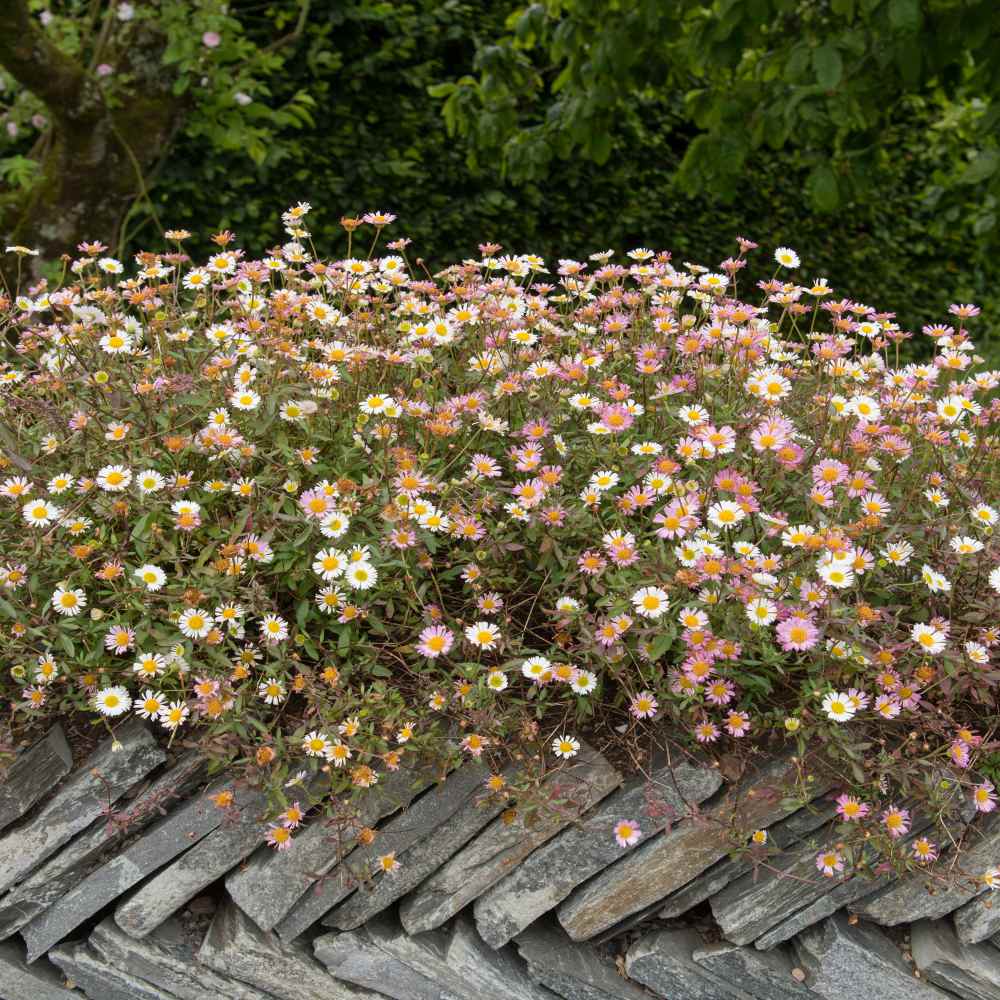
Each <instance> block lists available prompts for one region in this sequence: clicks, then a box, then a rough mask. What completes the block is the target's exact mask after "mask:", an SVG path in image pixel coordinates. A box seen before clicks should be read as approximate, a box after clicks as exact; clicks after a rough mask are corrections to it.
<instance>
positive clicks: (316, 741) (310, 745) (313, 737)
mask: <svg viewBox="0 0 1000 1000" xmlns="http://www.w3.org/2000/svg"><path fill="white" fill-rule="evenodd" d="M302 749H303V750H304V751H305V753H306V754H307V755H308V756H309V757H326V756H327V752H328V751H329V749H330V739H329V737H328V736H327V735H326V733H321V732H318V731H316V730H313V731H312V732H311V733H307V734H306V735H305V736H304V737H303V738H302Z"/></svg>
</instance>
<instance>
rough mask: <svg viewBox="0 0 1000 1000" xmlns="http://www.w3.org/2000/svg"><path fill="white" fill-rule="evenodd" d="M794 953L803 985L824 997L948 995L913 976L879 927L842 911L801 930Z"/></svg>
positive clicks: (881, 999) (889, 999)
mask: <svg viewBox="0 0 1000 1000" xmlns="http://www.w3.org/2000/svg"><path fill="white" fill-rule="evenodd" d="M795 953H796V958H797V960H798V964H799V966H800V967H801V968H802V969H803V970H804V971H805V973H806V978H805V984H806V986H808V987H809V989H811V990H812V991H813V992H814V993H818V994H819V995H820V996H821V997H826V998H827V1000H844V998H845V997H862V998H873V1000H874V998H877V1000H948V996H947V994H945V993H942V992H941V991H940V990H939V989H937V987H935V986H931V985H930V984H929V983H926V982H924V981H923V980H921V979H917V978H916V977H915V976H914V974H913V972H914V970H913V968H912V966H910V965H908V964H907V962H906V961H905V960H904V959H903V955H902V953H901V952H900V950H899V949H898V948H897V947H896V945H895V944H893V942H892V941H890V940H889V938H888V937H886V936H885V934H883V933H882V931H880V930H879V929H878V928H877V927H874V926H872V925H871V924H865V923H859V924H857V925H855V926H852V925H851V924H849V923H848V922H847V917H846V916H845V915H844V914H843V913H838V914H836V915H835V916H833V917H830V918H829V919H827V920H824V921H823V923H822V924H817V925H816V926H814V927H810V928H809V929H808V930H806V931H803V932H802V933H801V934H800V935H799V936H798V937H797V938H796V939H795Z"/></svg>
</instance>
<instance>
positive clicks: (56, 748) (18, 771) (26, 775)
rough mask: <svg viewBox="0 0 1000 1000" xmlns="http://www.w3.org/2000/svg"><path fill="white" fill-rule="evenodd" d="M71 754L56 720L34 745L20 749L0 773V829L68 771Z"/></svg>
mask: <svg viewBox="0 0 1000 1000" xmlns="http://www.w3.org/2000/svg"><path fill="white" fill-rule="evenodd" d="M72 767H73V754H72V753H71V751H70V749H69V744H68V743H67V742H66V734H65V733H64V732H63V728H62V726H60V725H59V723H56V724H55V725H54V726H53V727H52V728H51V729H50V730H49V731H48V732H47V733H46V734H45V736H43V737H42V738H41V739H40V740H39V741H38V742H37V743H35V744H34V746H32V747H30V748H29V749H27V750H24V751H22V752H21V753H19V754H18V755H17V757H15V758H14V760H13V761H12V762H11V764H10V765H9V766H8V767H7V768H6V769H5V770H4V771H3V772H2V773H0V830H2V829H3V828H4V827H6V826H10V824H11V823H13V822H14V820H16V819H20V818H21V817H22V816H23V815H24V814H25V813H26V812H27V811H28V810H29V809H30V808H31V807H32V806H33V805H34V804H35V803H36V802H37V801H38V800H39V799H40V798H41V797H42V796H43V795H46V794H47V793H48V792H50V791H52V789H53V788H55V786H56V785H57V784H58V783H59V782H60V781H61V780H62V779H63V778H64V777H66V775H67V774H69V772H70V770H71V769H72Z"/></svg>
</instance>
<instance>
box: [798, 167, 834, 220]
mask: <svg viewBox="0 0 1000 1000" xmlns="http://www.w3.org/2000/svg"><path fill="white" fill-rule="evenodd" d="M806 190H807V191H808V192H809V198H810V200H811V201H812V204H813V207H814V208H815V209H816V210H817V211H818V212H835V211H836V210H837V207H838V206H839V205H840V185H839V184H838V183H837V175H836V174H835V173H834V172H833V169H832V168H831V166H830V164H828V163H819V164H817V165H816V166H815V167H813V169H812V172H811V173H810V174H809V177H808V179H807V180H806Z"/></svg>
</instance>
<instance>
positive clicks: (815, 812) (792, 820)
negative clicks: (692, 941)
mask: <svg viewBox="0 0 1000 1000" xmlns="http://www.w3.org/2000/svg"><path fill="white" fill-rule="evenodd" d="M835 811H836V806H834V805H832V804H828V805H825V806H821V807H820V808H816V807H815V805H811V806H807V807H805V808H803V809H799V810H797V811H796V812H794V813H792V815H791V816H789V817H787V818H786V819H783V820H780V821H779V822H777V823H774V824H773V825H772V826H770V827H768V828H767V831H768V843H769V844H774V845H775V846H777V847H781V848H787V847H790V846H791V845H793V844H795V843H796V842H797V841H799V840H801V839H802V838H803V837H805V836H807V835H808V834H810V833H812V832H813V831H814V830H816V829H818V828H819V827H821V826H822V825H823V824H824V823H826V822H827V821H828V820H829V819H830V818H831V816H832V815H833V813H834V812H835ZM752 870H753V864H752V863H751V862H750V861H748V860H746V859H745V858H742V857H741V858H723V859H722V860H721V861H716V863H715V864H714V865H712V866H711V867H710V868H708V869H706V870H705V871H704V872H702V874H701V875H699V876H698V877H697V878H693V879H692V880H691V881H690V882H688V884H687V885H684V886H681V888H680V889H678V890H677V891H676V892H672V893H671V894H670V895H669V896H667V898H666V899H665V900H664V901H663V905H662V906H661V905H660V904H657V906H656V908H658V909H659V914H658V915H659V916H660V917H661V918H662V919H664V920H670V919H672V918H674V917H679V916H680V915H681V914H682V913H687V911H688V910H690V909H691V908H692V907H693V906H697V905H698V904H699V903H704V902H705V900H706V899H708V898H709V897H711V896H714V895H715V894H716V893H717V892H721V891H722V890H723V889H725V887H726V886H727V885H729V883H730V882H735V881H736V879H738V878H739V877H740V876H741V875H745V874H746V873H747V872H749V871H752Z"/></svg>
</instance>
